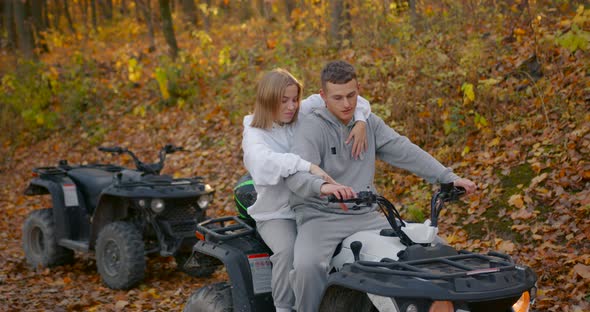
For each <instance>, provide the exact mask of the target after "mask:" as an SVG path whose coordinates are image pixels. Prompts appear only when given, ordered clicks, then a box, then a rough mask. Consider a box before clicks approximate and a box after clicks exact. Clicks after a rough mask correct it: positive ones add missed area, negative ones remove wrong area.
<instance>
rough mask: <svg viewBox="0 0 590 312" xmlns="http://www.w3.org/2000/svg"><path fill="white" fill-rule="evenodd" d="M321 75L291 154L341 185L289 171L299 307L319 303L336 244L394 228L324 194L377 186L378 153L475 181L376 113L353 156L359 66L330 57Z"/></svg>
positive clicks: (435, 173) (309, 309) (400, 163)
mask: <svg viewBox="0 0 590 312" xmlns="http://www.w3.org/2000/svg"><path fill="white" fill-rule="evenodd" d="M321 81H322V89H321V91H320V94H321V96H322V98H323V99H324V101H325V103H326V107H325V108H321V109H317V110H315V111H314V112H313V113H312V114H309V115H308V116H306V117H305V118H302V120H301V121H300V122H299V124H298V126H297V127H296V128H295V132H294V138H293V142H292V145H291V153H294V154H298V155H300V156H301V158H303V159H305V160H307V161H309V162H311V163H314V164H319V166H320V167H321V168H322V169H323V170H324V171H325V172H326V173H327V174H328V175H330V176H331V177H332V178H334V180H335V181H337V182H338V183H341V184H330V183H326V182H325V181H324V180H322V179H321V178H319V177H317V176H313V175H311V174H309V173H308V172H297V173H295V174H293V175H291V176H289V177H288V178H286V183H287V186H288V187H289V188H290V189H291V191H292V194H291V196H290V204H291V206H292V208H293V209H294V211H295V219H296V222H297V232H298V234H297V239H296V241H295V250H294V254H295V259H294V269H293V270H292V271H291V272H290V280H291V286H292V287H293V290H294V292H295V299H296V303H295V307H294V308H295V309H296V310H297V311H299V312H314V311H317V310H318V308H319V304H320V301H321V295H322V291H323V290H324V287H325V285H326V283H327V279H328V266H329V263H330V257H331V256H332V254H333V253H334V250H335V248H336V246H337V245H338V243H340V242H341V241H342V240H343V239H344V238H346V237H347V236H350V235H351V234H353V233H356V232H358V231H362V230H379V229H384V228H388V227H389V224H388V223H387V221H386V219H385V218H384V217H383V216H382V215H381V214H380V213H378V212H377V211H375V210H374V208H371V207H367V208H362V209H360V210H352V209H350V210H348V211H345V210H343V209H342V208H341V206H340V205H339V204H329V203H328V202H327V200H326V197H325V196H322V195H329V194H333V195H335V196H336V197H337V198H344V199H348V198H352V197H354V196H355V194H356V192H357V191H363V190H367V189H370V190H371V191H375V187H374V185H373V178H374V175H375V159H376V158H377V157H379V158H380V159H382V160H383V161H385V162H387V163H389V164H390V165H392V166H396V167H399V168H403V169H406V170H408V171H411V172H412V173H414V174H416V175H418V176H420V177H423V178H424V179H426V180H427V181H428V182H430V183H450V182H453V183H454V184H455V185H456V186H462V187H464V188H465V189H466V190H467V192H468V193H471V192H473V191H474V190H475V189H476V186H475V184H474V183H473V182H471V181H470V180H468V179H461V178H459V177H458V176H457V175H455V174H454V173H453V172H452V171H451V169H450V168H446V167H444V166H443V165H441V164H440V163H439V162H438V161H437V160H436V159H434V158H433V157H432V156H430V155H429V154H428V153H426V152H425V151H423V150H422V149H421V148H419V147H418V146H416V145H414V144H413V143H412V142H410V141H409V140H408V139H407V138H406V137H403V136H400V135H399V134H398V133H396V132H395V131H394V130H393V129H391V128H390V127H388V126H387V125H385V123H384V122H383V120H381V119H380V118H379V117H377V116H375V115H374V114H371V115H370V116H369V118H368V119H367V121H366V133H367V145H368V146H367V152H366V153H364V154H362V155H361V157H360V159H358V160H355V159H353V158H352V157H351V156H350V155H351V152H350V148H351V147H350V146H349V145H347V144H345V140H346V138H347V137H348V133H349V132H350V130H351V128H352V126H353V125H354V116H353V115H354V111H355V108H356V104H357V96H358V93H359V86H358V82H357V80H356V73H355V70H354V67H353V66H352V65H350V64H348V63H346V62H343V61H336V62H331V63H329V64H327V65H326V66H325V67H324V69H323V70H322V75H321Z"/></svg>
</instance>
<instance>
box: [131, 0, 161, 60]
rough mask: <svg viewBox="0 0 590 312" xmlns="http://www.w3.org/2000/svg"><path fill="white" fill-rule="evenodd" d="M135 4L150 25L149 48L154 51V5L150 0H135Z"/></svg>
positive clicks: (148, 25)
mask: <svg viewBox="0 0 590 312" xmlns="http://www.w3.org/2000/svg"><path fill="white" fill-rule="evenodd" d="M135 6H136V7H137V8H138V9H139V11H141V13H142V15H143V18H144V19H145V23H146V25H147V27H148V36H149V42H150V46H149V47H148V50H149V51H150V52H153V51H155V50H156V37H155V34H154V21H153V19H152V6H151V1H150V0H135Z"/></svg>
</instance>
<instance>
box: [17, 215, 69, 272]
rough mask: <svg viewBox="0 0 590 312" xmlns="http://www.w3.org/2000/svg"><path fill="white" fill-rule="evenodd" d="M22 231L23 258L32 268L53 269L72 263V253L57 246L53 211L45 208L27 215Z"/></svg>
mask: <svg viewBox="0 0 590 312" xmlns="http://www.w3.org/2000/svg"><path fill="white" fill-rule="evenodd" d="M22 230H23V236H22V241H23V250H24V251H25V258H26V260H27V263H28V264H29V265H31V266H33V267H34V268H37V267H53V266H57V265H62V264H68V263H72V262H73V261H74V251H72V250H70V249H67V248H64V247H61V246H59V245H58V244H57V239H56V237H55V225H54V223H53V209H51V208H45V209H41V210H35V211H32V212H31V213H29V215H28V216H27V219H26V220H25V223H24V224H23V229H22Z"/></svg>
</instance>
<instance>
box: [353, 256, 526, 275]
mask: <svg viewBox="0 0 590 312" xmlns="http://www.w3.org/2000/svg"><path fill="white" fill-rule="evenodd" d="M350 266H351V271H364V272H372V273H379V274H390V275H400V276H412V277H419V278H423V279H452V278H456V277H466V276H472V275H478V274H484V273H494V272H501V271H509V270H515V269H517V265H516V264H514V261H512V258H510V256H508V255H505V254H502V253H498V252H489V253H488V254H487V255H482V254H476V253H472V252H469V251H465V250H461V251H459V254H457V255H454V256H445V257H437V258H430V259H419V260H411V261H395V260H392V259H389V258H384V259H382V260H381V261H380V262H374V261H357V262H355V263H352V264H351V265H350Z"/></svg>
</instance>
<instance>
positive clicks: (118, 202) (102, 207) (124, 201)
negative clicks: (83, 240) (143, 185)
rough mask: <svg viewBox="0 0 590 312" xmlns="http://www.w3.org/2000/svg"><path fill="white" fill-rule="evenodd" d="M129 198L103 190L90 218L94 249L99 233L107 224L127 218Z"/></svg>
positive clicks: (91, 240)
mask: <svg viewBox="0 0 590 312" xmlns="http://www.w3.org/2000/svg"><path fill="white" fill-rule="evenodd" d="M129 200H130V199H129V198H125V197H119V196H113V195H110V194H105V192H103V193H102V194H100V197H99V198H98V204H97V205H96V209H95V210H94V214H93V215H92V218H91V220H90V223H91V225H92V228H91V231H90V240H89V244H90V246H89V247H90V249H94V245H95V244H96V239H97V238H98V233H99V232H100V230H101V229H102V228H103V227H104V226H105V225H107V224H109V223H111V222H113V221H116V220H121V219H125V217H127V215H128V210H129Z"/></svg>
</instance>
